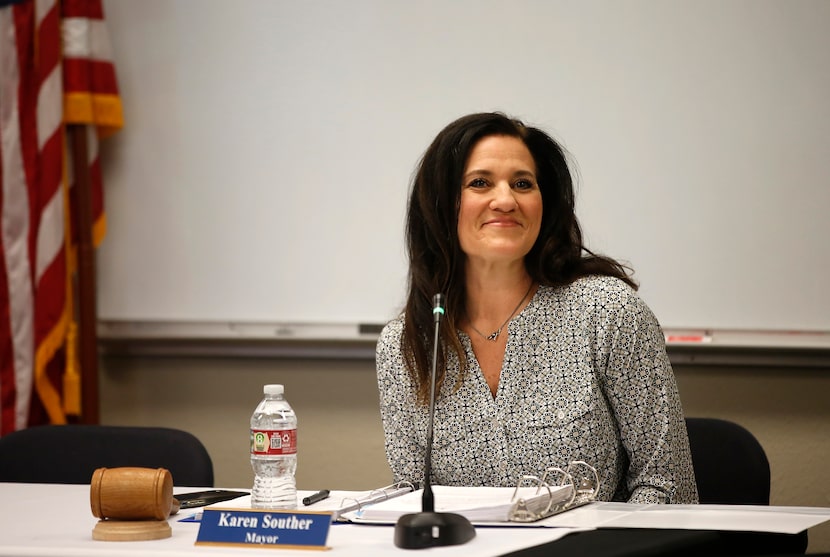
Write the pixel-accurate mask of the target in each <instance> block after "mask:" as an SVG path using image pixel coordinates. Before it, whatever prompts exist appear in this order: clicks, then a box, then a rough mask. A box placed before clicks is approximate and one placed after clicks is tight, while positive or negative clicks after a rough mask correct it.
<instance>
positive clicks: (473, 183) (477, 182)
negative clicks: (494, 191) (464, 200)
mask: <svg viewBox="0 0 830 557" xmlns="http://www.w3.org/2000/svg"><path fill="white" fill-rule="evenodd" d="M467 186H468V187H470V188H486V187H487V181H486V180H484V178H473V179H472V180H470V183H469V184H467Z"/></svg>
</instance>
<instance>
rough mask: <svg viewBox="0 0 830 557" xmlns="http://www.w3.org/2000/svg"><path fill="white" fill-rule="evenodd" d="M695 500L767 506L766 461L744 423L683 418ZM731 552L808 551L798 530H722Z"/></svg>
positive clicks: (780, 553)
mask: <svg viewBox="0 0 830 557" xmlns="http://www.w3.org/2000/svg"><path fill="white" fill-rule="evenodd" d="M686 430H687V431H688V432H689V447H690V448H691V451H692V465H693V466H694V470H695V480H696V482H697V491H698V496H699V497H700V502H701V503H704V504H712V505H769V496H770V464H769V460H768V459H767V454H766V452H765V451H764V448H763V446H761V443H759V442H758V439H756V438H755V436H754V435H753V434H752V433H751V432H750V431H749V430H748V429H746V428H745V427H743V426H741V425H738V424H736V423H734V422H730V421H727V420H722V419H718V418H686ZM721 536H722V537H723V540H724V544H725V546H726V547H727V548H728V549H729V554H730V555H731V554H732V552H733V551H734V552H735V554H743V555H773V554H775V555H795V554H803V553H804V552H805V551H806V550H807V542H808V539H807V532H806V531H805V532H801V533H800V534H792V535H790V534H771V533H758V532H756V533H745V532H723V533H721Z"/></svg>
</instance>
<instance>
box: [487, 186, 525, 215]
mask: <svg viewBox="0 0 830 557" xmlns="http://www.w3.org/2000/svg"><path fill="white" fill-rule="evenodd" d="M491 191H492V192H493V198H492V199H491V200H490V208H491V209H493V210H494V211H513V210H514V209H516V207H518V203H517V202H516V197H515V195H514V192H513V188H511V187H510V184H508V183H507V182H499V183H498V184H496V187H494V188H493V189H492V190H491Z"/></svg>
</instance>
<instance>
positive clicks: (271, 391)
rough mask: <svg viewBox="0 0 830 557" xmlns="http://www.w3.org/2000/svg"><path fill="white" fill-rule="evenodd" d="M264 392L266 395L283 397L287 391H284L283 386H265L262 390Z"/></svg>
mask: <svg viewBox="0 0 830 557" xmlns="http://www.w3.org/2000/svg"><path fill="white" fill-rule="evenodd" d="M262 392H263V394H266V395H281V394H283V392H285V389H283V387H282V385H265V386H264V387H263V388H262Z"/></svg>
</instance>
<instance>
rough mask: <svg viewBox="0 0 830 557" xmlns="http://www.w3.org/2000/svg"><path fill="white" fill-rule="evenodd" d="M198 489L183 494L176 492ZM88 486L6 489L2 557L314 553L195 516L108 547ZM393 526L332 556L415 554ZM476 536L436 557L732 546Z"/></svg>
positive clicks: (604, 535)
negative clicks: (161, 532) (210, 527)
mask: <svg viewBox="0 0 830 557" xmlns="http://www.w3.org/2000/svg"><path fill="white" fill-rule="evenodd" d="M193 490H194V488H177V489H176V492H178V493H181V492H184V491H193ZM89 491H90V489H89V486H88V485H62V484H22V483H0V502H2V503H0V555H16V556H21V555H23V556H33V557H37V556H44V557H55V556H72V557H74V556H92V557H94V556H96V555H107V556H115V557H120V556H124V557H131V556H136V557H138V556H141V557H147V556H148V555H149V556H151V557H153V556H156V555H157V556H160V557H184V556H189V555H194V554H199V555H210V554H216V555H250V556H255V555H268V556H270V557H274V556H275V555H277V554H279V555H280V556H283V555H284V556H291V555H302V556H303V557H308V556H309V552H308V551H307V550H286V549H280V550H277V553H275V552H274V549H273V548H263V549H260V548H249V547H245V548H223V547H204V546H195V545H194V541H195V539H196V534H197V532H198V529H199V524H198V523H193V522H180V521H179V520H180V518H182V517H183V516H186V515H187V514H190V513H188V512H186V511H185V512H182V513H180V515H181V516H173V517H171V518H170V519H169V521H168V522H169V523H170V525H171V528H172V530H173V535H172V537H170V538H167V539H163V540H152V541H139V542H102V541H96V540H93V539H92V529H93V528H94V526H95V524H96V522H97V520H98V519H96V518H95V517H94V516H92V512H91V509H90V504H89ZM393 531H394V528H393V527H392V526H367V525H356V524H333V525H332V527H331V530H330V533H329V538H328V545H329V546H330V547H331V551H328V552H326V554H327V555H332V556H337V557H339V556H344V557H351V556H361V557H365V556H372V555H396V554H399V555H409V556H412V555H413V551H412V550H403V549H398V548H396V547H395V546H394V544H393V542H392V539H393ZM476 531H477V532H476V534H477V535H476V537H475V538H474V539H473V540H472V541H470V542H469V543H467V544H465V545H462V546H453V547H443V548H433V549H430V550H428V552H429V554H430V555H433V556H434V555H440V556H441V557H444V556H447V557H454V556H456V555H457V556H462V555H463V556H469V555H476V556H482V557H487V556H492V557H496V556H501V555H513V556H518V555H521V556H523V557H535V556H541V555H577V554H580V555H592V556H594V555H597V556H600V555H607V556H609V557H611V556H614V557H618V556H623V555H625V556H629V555H631V556H636V555H644V554H648V555H655V554H661V553H664V554H666V553H671V554H674V555H683V554H698V555H699V554H716V553H718V554H719V553H722V551H723V547H724V545H723V544H722V539H721V537H720V535H719V534H718V533H717V532H711V531H694V530H681V531H678V530H643V529H640V530H594V531H586V530H578V529H568V528H534V527H523V528H510V527H508V528H501V527H484V528H482V527H479V528H477V529H476Z"/></svg>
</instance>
